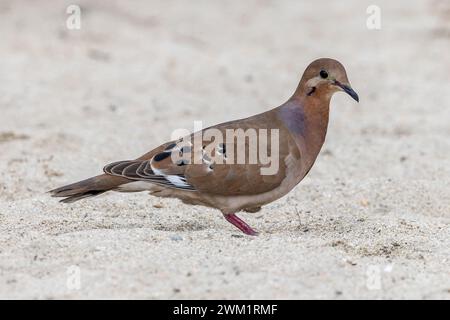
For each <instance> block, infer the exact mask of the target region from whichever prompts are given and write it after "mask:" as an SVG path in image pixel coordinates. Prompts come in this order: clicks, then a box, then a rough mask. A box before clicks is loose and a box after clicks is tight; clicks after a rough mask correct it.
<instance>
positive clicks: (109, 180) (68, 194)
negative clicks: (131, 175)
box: [49, 174, 130, 203]
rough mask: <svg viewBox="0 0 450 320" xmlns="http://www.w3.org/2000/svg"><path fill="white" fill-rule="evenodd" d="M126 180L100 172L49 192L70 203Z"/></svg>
mask: <svg viewBox="0 0 450 320" xmlns="http://www.w3.org/2000/svg"><path fill="white" fill-rule="evenodd" d="M128 182H130V180H128V179H126V178H121V177H113V176H110V175H107V174H101V175H99V176H95V177H92V178H89V179H86V180H83V181H79V182H76V183H72V184H69V185H67V186H64V187H61V188H57V189H54V190H51V191H49V193H50V194H51V195H52V197H61V198H64V199H62V200H61V201H60V202H64V203H72V202H75V201H78V200H81V199H84V198H88V197H94V196H97V195H99V194H102V193H104V192H106V191H110V190H113V189H115V188H117V187H118V186H120V185H122V184H124V183H128Z"/></svg>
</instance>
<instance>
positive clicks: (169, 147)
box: [164, 143, 177, 151]
mask: <svg viewBox="0 0 450 320" xmlns="http://www.w3.org/2000/svg"><path fill="white" fill-rule="evenodd" d="M176 146H177V144H176V143H171V144H169V145H168V146H167V147H166V148H165V149H164V150H165V151H167V150H172V149H173V148H175V147H176Z"/></svg>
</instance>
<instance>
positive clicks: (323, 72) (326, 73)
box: [319, 70, 328, 79]
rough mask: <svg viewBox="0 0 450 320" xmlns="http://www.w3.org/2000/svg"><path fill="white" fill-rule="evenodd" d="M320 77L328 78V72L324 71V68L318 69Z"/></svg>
mask: <svg viewBox="0 0 450 320" xmlns="http://www.w3.org/2000/svg"><path fill="white" fill-rule="evenodd" d="M319 74H320V77H321V78H323V79H326V78H328V72H326V71H325V70H320V73H319Z"/></svg>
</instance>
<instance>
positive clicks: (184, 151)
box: [180, 146, 191, 154]
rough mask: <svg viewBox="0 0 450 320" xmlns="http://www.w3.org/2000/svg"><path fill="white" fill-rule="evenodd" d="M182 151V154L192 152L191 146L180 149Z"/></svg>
mask: <svg viewBox="0 0 450 320" xmlns="http://www.w3.org/2000/svg"><path fill="white" fill-rule="evenodd" d="M180 152H181V154H183V153H190V152H191V147H189V146H185V147H183V148H181V149H180Z"/></svg>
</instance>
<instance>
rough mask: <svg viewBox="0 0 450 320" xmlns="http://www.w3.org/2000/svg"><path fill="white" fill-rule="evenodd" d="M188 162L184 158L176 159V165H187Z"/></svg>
mask: <svg viewBox="0 0 450 320" xmlns="http://www.w3.org/2000/svg"><path fill="white" fill-rule="evenodd" d="M188 163H189V162H187V161H186V160H178V161H177V166H180V167H181V166H185V165H187V164H188Z"/></svg>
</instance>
